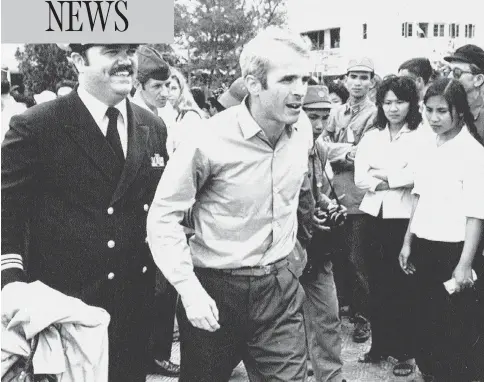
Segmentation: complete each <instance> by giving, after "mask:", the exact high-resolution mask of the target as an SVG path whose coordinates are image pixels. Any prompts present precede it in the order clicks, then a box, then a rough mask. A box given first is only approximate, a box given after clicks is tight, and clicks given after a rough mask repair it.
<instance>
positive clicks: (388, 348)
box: [365, 216, 415, 360]
mask: <svg viewBox="0 0 484 382" xmlns="http://www.w3.org/2000/svg"><path fill="white" fill-rule="evenodd" d="M369 219H370V220H369V224H370V225H369V230H368V233H367V240H368V241H367V242H366V244H365V250H366V251H367V253H366V255H365V258H366V259H367V265H368V280H369V285H370V319H371V333H372V334H371V335H372V344H371V352H372V353H374V354H380V355H391V356H393V357H394V358H396V359H399V360H405V359H408V358H413V355H414V344H413V340H414V330H415V324H414V322H413V317H414V315H413V313H412V306H413V302H412V299H413V294H412V293H411V291H410V288H412V287H413V280H412V276H407V275H406V274H405V273H404V272H403V271H402V269H401V268H400V265H399V262H398V255H399V253H400V250H401V248H402V244H403V238H404V237H405V232H406V230H407V226H408V219H382V218H381V217H376V218H375V217H373V216H369Z"/></svg>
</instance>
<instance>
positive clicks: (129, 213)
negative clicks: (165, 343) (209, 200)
mask: <svg viewBox="0 0 484 382" xmlns="http://www.w3.org/2000/svg"><path fill="white" fill-rule="evenodd" d="M126 107H127V129H128V148H127V154H126V161H125V164H124V168H123V167H119V166H120V165H119V163H120V162H116V161H117V157H116V154H115V153H114V151H113V150H112V149H111V147H110V146H109V144H108V142H107V140H106V138H105V136H104V135H103V133H102V132H101V130H100V128H99V127H98V125H97V124H96V122H95V120H94V119H93V117H92V115H91V114H90V112H89V110H88V109H87V108H86V106H85V105H84V103H83V102H82V100H81V98H80V97H79V95H78V94H77V92H76V91H74V92H72V93H70V94H69V95H67V96H66V97H61V98H58V99H56V100H54V101H51V102H47V103H44V104H41V105H38V106H35V107H33V108H30V109H28V110H27V111H26V112H25V113H23V114H22V115H19V116H15V117H13V118H12V120H11V122H10V130H9V131H8V133H7V135H6V137H5V140H4V142H3V144H2V286H3V285H5V283H8V282H11V281H14V280H21V279H25V278H24V277H25V276H24V275H26V277H27V280H41V281H43V282H44V283H46V284H47V285H49V286H51V287H53V288H55V289H57V290H59V291H60V292H62V293H65V294H67V295H70V296H74V297H79V298H81V299H82V300H83V301H84V302H86V303H87V304H89V305H94V306H99V307H102V308H104V309H106V310H107V311H108V312H109V313H110V315H111V324H110V326H109V338H110V344H109V352H110V381H130V382H132V381H137V380H140V381H144V376H143V371H142V370H141V365H142V363H143V362H144V361H145V358H146V357H145V355H144V354H145V350H146V344H147V337H148V334H149V329H150V328H149V327H150V325H151V323H150V322H149V321H150V317H151V316H152V315H151V314H150V309H151V304H152V298H153V293H154V275H155V269H154V267H155V266H154V263H153V260H152V256H151V254H150V251H149V248H148V245H147V243H146V217H147V213H148V210H149V206H150V204H151V201H152V199H153V195H154V192H155V190H156V186H157V184H158V181H159V179H160V177H161V175H162V173H163V170H164V166H165V164H166V161H167V160H168V154H167V152H166V127H165V126H164V124H163V122H162V121H161V120H160V118H157V117H155V116H154V115H152V114H151V113H149V112H147V111H146V110H143V109H142V108H140V107H139V106H137V105H133V104H131V103H130V102H127V106H126ZM22 267H23V269H24V271H25V274H24V273H23V271H22V270H21V269H20V268H22Z"/></svg>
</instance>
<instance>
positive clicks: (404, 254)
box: [398, 244, 416, 275]
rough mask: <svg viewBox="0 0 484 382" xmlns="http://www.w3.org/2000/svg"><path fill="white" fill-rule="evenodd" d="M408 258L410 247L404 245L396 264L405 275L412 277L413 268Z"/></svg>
mask: <svg viewBox="0 0 484 382" xmlns="http://www.w3.org/2000/svg"><path fill="white" fill-rule="evenodd" d="M409 257H410V246H409V245H406V244H404V245H403V247H402V249H401V250H400V254H399V255H398V262H399V263H400V268H402V270H403V271H404V272H405V273H406V274H407V275H413V274H414V273H415V271H416V269H415V266H414V265H413V264H412V263H411V262H409V261H408V258H409Z"/></svg>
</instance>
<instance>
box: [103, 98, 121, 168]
mask: <svg viewBox="0 0 484 382" xmlns="http://www.w3.org/2000/svg"><path fill="white" fill-rule="evenodd" d="M118 115H119V110H118V109H116V108H115V107H108V110H107V111H106V116H107V117H108V119H109V123H108V131H107V133H106V140H107V141H108V143H109V145H110V146H111V148H112V149H113V151H114V153H115V154H116V156H117V157H118V159H119V161H120V163H121V164H124V152H123V146H122V145H121V139H120V138H119V133H118Z"/></svg>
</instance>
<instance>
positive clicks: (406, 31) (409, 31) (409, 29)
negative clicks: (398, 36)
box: [402, 23, 413, 37]
mask: <svg viewBox="0 0 484 382" xmlns="http://www.w3.org/2000/svg"><path fill="white" fill-rule="evenodd" d="M412 35H413V24H412V23H403V24H402V36H403V37H412Z"/></svg>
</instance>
